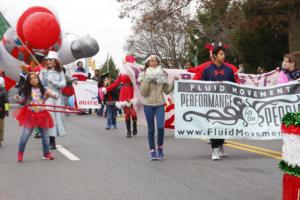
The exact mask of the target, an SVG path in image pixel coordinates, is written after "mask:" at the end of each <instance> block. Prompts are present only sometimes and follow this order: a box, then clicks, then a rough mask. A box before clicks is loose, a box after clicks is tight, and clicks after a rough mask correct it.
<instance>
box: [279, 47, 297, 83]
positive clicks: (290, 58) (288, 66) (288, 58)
mask: <svg viewBox="0 0 300 200" xmlns="http://www.w3.org/2000/svg"><path fill="white" fill-rule="evenodd" d="M299 59H300V52H299V51H298V52H293V53H290V54H287V55H285V56H284V58H283V61H282V69H281V72H280V74H279V78H278V82H277V83H278V84H282V83H287V82H289V81H294V80H298V79H299V78H300V63H299Z"/></svg>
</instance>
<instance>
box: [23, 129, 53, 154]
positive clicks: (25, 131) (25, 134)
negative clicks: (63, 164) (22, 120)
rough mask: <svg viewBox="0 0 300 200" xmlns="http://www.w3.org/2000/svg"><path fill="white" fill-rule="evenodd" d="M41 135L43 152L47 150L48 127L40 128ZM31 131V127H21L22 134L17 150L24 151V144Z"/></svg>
mask: <svg viewBox="0 0 300 200" xmlns="http://www.w3.org/2000/svg"><path fill="white" fill-rule="evenodd" d="M40 130H41V136H42V145H43V152H44V154H45V153H48V152H49V135H48V128H41V129H40ZM32 132H33V128H25V127H24V128H23V131H22V136H21V138H20V142H19V152H24V151H25V147H26V144H27V142H28V140H29V138H30V136H31V134H32Z"/></svg>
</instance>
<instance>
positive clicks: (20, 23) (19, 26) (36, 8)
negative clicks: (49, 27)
mask: <svg viewBox="0 0 300 200" xmlns="http://www.w3.org/2000/svg"><path fill="white" fill-rule="evenodd" d="M35 12H45V13H50V14H53V13H52V12H51V11H50V10H48V9H47V8H45V7H41V6H33V7H30V8H28V9H27V10H26V11H25V12H23V14H22V15H21V17H20V18H19V20H18V24H17V33H18V36H19V37H20V38H21V40H22V41H24V40H25V38H24V35H23V23H24V21H25V20H26V18H27V17H28V16H29V15H31V14H32V13H35Z"/></svg>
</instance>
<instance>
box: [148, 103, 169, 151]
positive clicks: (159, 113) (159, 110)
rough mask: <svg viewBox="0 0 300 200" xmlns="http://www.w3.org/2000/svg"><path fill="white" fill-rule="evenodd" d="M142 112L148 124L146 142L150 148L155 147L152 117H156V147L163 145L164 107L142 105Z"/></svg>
mask: <svg viewBox="0 0 300 200" xmlns="http://www.w3.org/2000/svg"><path fill="white" fill-rule="evenodd" d="M144 112H145V116H146V120H147V126H148V142H149V147H150V150H152V149H155V138H154V133H155V124H154V118H156V126H157V145H158V147H160V146H163V144H164V136H165V129H164V126H165V107H164V105H161V106H147V105H144Z"/></svg>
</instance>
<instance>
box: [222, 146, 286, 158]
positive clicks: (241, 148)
mask: <svg viewBox="0 0 300 200" xmlns="http://www.w3.org/2000/svg"><path fill="white" fill-rule="evenodd" d="M224 145H225V146H228V147H232V148H234V149H239V150H243V151H248V152H252V153H256V154H259V155H264V156H268V157H271V158H275V159H278V160H282V157H281V156H276V155H274V154H270V153H266V152H263V151H257V150H254V149H250V148H245V147H241V146H238V145H234V144H224Z"/></svg>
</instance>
